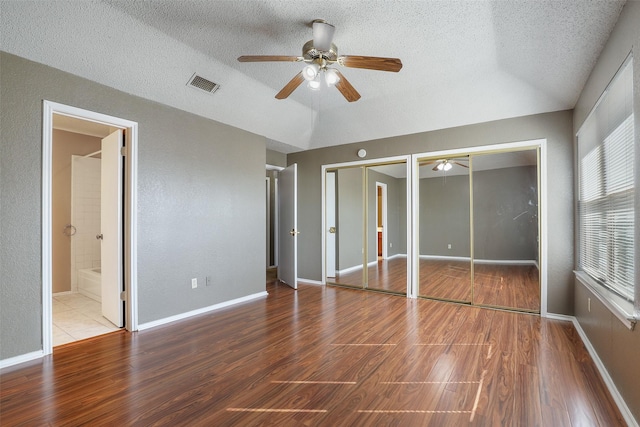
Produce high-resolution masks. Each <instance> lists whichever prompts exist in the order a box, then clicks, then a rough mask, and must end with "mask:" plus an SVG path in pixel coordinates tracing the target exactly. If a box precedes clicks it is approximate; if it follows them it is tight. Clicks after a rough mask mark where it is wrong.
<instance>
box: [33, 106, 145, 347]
mask: <svg viewBox="0 0 640 427" xmlns="http://www.w3.org/2000/svg"><path fill="white" fill-rule="evenodd" d="M54 114H60V115H64V116H70V117H74V118H77V119H81V120H86V121H91V122H96V123H101V124H104V125H108V126H113V127H117V128H121V129H125V134H126V153H125V156H124V165H123V168H124V174H125V186H124V189H123V190H124V191H123V195H124V212H123V218H122V220H123V228H124V259H123V262H124V265H123V272H124V286H125V298H126V300H125V328H126V330H128V331H137V330H138V280H137V279H138V275H137V265H138V263H137V261H138V255H137V235H138V227H137V225H138V224H137V208H136V207H137V199H138V197H137V177H138V123H137V122H133V121H131V120H126V119H121V118H118V117H113V116H109V115H106V114H102V113H97V112H94V111H89V110H84V109H81V108H77V107H73V106H70V105H65V104H60V103H57V102H52V101H47V100H43V104H42V350H43V353H44V355H47V354H51V353H52V352H53V302H52V298H53V289H52V284H53V283H52V282H53V279H52V274H53V272H52V245H51V233H52V225H51V210H52V203H51V201H52V186H51V184H52V176H51V174H52V156H53V115H54ZM121 231H122V230H121Z"/></svg>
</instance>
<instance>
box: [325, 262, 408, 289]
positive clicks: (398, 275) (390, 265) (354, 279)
mask: <svg viewBox="0 0 640 427" xmlns="http://www.w3.org/2000/svg"><path fill="white" fill-rule="evenodd" d="M367 276H368V286H367V288H368V289H373V290H378V291H385V292H394V293H400V294H406V293H407V258H406V257H404V256H401V257H396V258H392V259H385V260H383V259H379V260H378V262H377V263H376V264H374V265H370V266H369V267H368V268H367ZM362 280H363V278H362V269H358V270H354V271H350V272H348V273H343V274H339V273H336V277H335V278H331V277H330V278H327V281H328V282H329V283H333V284H336V285H342V286H355V287H358V288H362Z"/></svg>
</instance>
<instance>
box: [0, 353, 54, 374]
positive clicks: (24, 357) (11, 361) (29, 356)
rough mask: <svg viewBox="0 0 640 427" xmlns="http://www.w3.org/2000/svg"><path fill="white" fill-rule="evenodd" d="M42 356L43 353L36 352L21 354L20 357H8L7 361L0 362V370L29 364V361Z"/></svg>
mask: <svg viewBox="0 0 640 427" xmlns="http://www.w3.org/2000/svg"><path fill="white" fill-rule="evenodd" d="M43 356H44V351H42V350H38V351H33V352H31V353H26V354H21V355H20V356H15V357H10V358H8V359H4V360H0V370H1V369H4V368H8V367H10V366H13V365H18V364H20V363H24V362H29V361H31V360H35V359H39V358H41V357H43Z"/></svg>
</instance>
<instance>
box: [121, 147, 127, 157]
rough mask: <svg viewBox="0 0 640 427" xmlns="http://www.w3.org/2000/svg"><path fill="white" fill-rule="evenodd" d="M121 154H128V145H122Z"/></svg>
mask: <svg viewBox="0 0 640 427" xmlns="http://www.w3.org/2000/svg"><path fill="white" fill-rule="evenodd" d="M120 155H121V156H126V155H127V147H120Z"/></svg>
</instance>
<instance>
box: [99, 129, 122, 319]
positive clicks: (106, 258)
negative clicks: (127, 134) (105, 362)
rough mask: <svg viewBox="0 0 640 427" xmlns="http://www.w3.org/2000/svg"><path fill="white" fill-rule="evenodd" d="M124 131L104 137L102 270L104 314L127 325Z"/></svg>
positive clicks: (101, 216)
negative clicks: (123, 250)
mask: <svg viewBox="0 0 640 427" xmlns="http://www.w3.org/2000/svg"><path fill="white" fill-rule="evenodd" d="M122 136H123V133H122V130H120V129H119V130H117V131H115V132H114V133H112V134H111V135H109V136H107V137H106V138H104V139H103V140H102V167H101V181H100V190H101V193H100V233H101V235H99V236H101V237H102V245H101V255H100V257H101V262H100V263H101V269H102V315H103V316H104V317H106V318H107V319H108V320H109V321H110V322H111V323H113V324H114V325H116V326H118V327H122V326H123V315H122V314H123V302H122V300H121V299H120V292H122V290H123V286H122V262H121V260H122V232H121V230H122V162H121V154H120V148H121V147H122Z"/></svg>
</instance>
